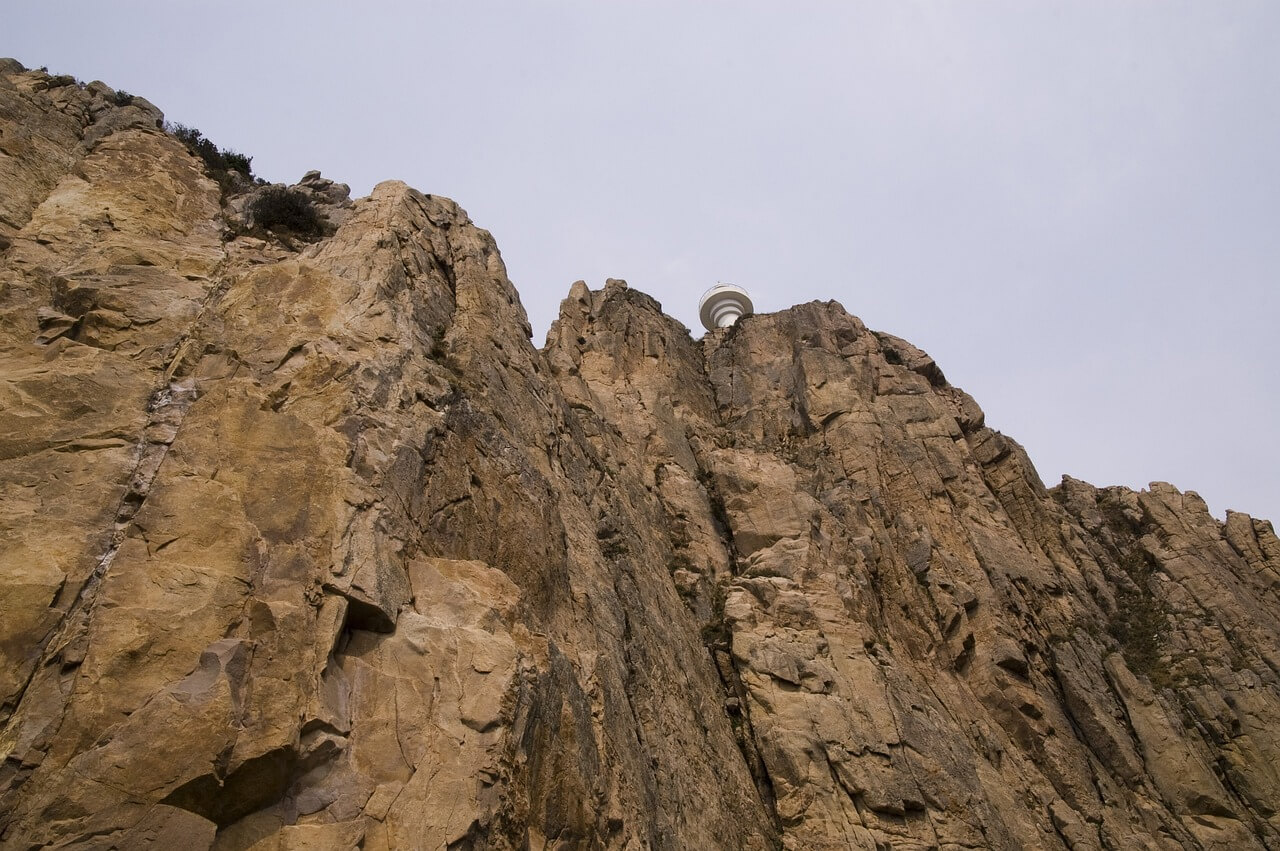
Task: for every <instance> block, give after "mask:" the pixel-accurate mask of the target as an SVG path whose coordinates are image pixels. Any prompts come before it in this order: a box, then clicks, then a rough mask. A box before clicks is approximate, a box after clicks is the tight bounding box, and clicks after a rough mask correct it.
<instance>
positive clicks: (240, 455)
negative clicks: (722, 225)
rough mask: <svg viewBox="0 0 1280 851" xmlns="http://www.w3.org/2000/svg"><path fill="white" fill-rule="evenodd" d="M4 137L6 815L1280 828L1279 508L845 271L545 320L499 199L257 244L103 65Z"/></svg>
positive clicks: (30, 820)
mask: <svg viewBox="0 0 1280 851" xmlns="http://www.w3.org/2000/svg"><path fill="white" fill-rule="evenodd" d="M117 100H119V101H120V103H124V105H123V106H121V105H118V103H117ZM0 153H2V154H3V155H2V156H0V657H2V663H0V848H3V849H28V848H40V847H68V848H71V847H74V848H102V849H107V848H140V847H155V848H171V847H188V848H194V849H219V851H231V849H250V848H253V849H259V851H266V849H310V848H355V847H360V848H365V849H392V848H401V849H408V848H440V847H444V848H450V849H460V848H670V849H680V848H758V849H773V848H788V849H823V848H831V849H835V848H865V849H881V848H915V849H925V848H939V849H952V851H955V850H956V849H977V848H1011V849H1012V848H1070V849H1130V848H1150V849H1163V848H1204V849H1209V848H1215V849H1216V848H1221V849H1228V848H1231V849H1235V848H1276V847H1280V813H1278V812H1277V809H1276V802H1277V801H1280V771H1278V769H1277V766H1278V765H1280V733H1277V731H1278V730H1280V680H1278V676H1280V605H1277V604H1278V603H1280V540H1278V539H1277V537H1276V535H1275V533H1274V529H1273V528H1272V526H1271V524H1270V523H1268V522H1266V521H1262V520H1258V519H1254V518H1251V517H1249V516H1247V515H1244V514H1238V513H1229V514H1228V516H1227V519H1226V522H1225V523H1223V522H1220V521H1218V520H1216V519H1214V518H1213V517H1212V516H1210V514H1209V512H1208V510H1207V509H1206V507H1205V506H1204V503H1203V502H1202V501H1200V500H1199V498H1198V497H1196V496H1195V495H1194V494H1192V493H1183V492H1180V491H1178V490H1177V489H1176V488H1174V487H1172V486H1170V485H1164V484H1159V483H1157V484H1154V485H1152V486H1151V488H1150V489H1149V490H1147V491H1142V492H1134V491H1131V490H1128V489H1125V488H1103V489H1099V488H1095V487H1093V486H1092V485H1089V484H1087V483H1085V482H1081V481H1078V480H1075V479H1071V478H1066V479H1064V480H1063V482H1062V483H1061V484H1059V485H1058V486H1056V487H1054V488H1051V489H1046V488H1045V486H1044V484H1043V483H1042V482H1041V480H1040V478H1039V476H1038V475H1037V474H1036V471H1035V469H1034V467H1033V466H1032V464H1031V462H1030V460H1029V459H1028V457H1027V455H1026V453H1025V452H1024V451H1023V449H1022V448H1021V447H1020V446H1019V445H1018V444H1017V443H1016V442H1015V441H1014V440H1012V439H1011V438H1009V437H1007V436H1005V435H1002V434H1000V433H999V432H997V431H995V430H993V429H991V428H990V427H988V426H987V425H986V424H985V418H984V416H983V413H982V410H981V408H980V407H979V406H978V404H977V403H976V402H975V401H974V400H973V399H972V398H970V397H969V396H968V394H966V393H964V392H963V391H962V390H960V389H958V388H956V387H953V386H951V385H950V384H949V383H948V382H947V380H946V378H945V376H944V375H943V373H942V371H941V369H940V368H939V367H938V366H937V364H936V363H934V361H933V360H932V359H931V358H930V357H929V356H928V355H927V354H925V353H924V352H923V351H921V350H920V349H917V348H915V347H914V346H912V345H911V344H909V343H907V342H906V341H904V340H901V339H899V338H897V337H893V336H892V335H889V334H883V333H879V332H875V331H872V330H870V329H868V328H867V327H866V326H865V325H864V324H863V323H862V322H861V321H860V320H858V319H857V318H856V317H855V316H852V315H850V314H849V313H847V312H846V311H845V310H844V308H843V307H841V306H840V305H839V304H836V303H835V302H825V303H823V302H812V303H809V304H803V305H798V306H796V307H793V308H791V309H789V310H786V311H781V312H778V313H773V314H760V315H753V316H748V317H745V318H743V319H742V320H740V321H739V322H738V323H737V324H736V325H734V326H733V327H731V328H727V329H721V330H718V331H713V332H710V333H708V334H706V335H705V336H704V337H702V338H701V339H700V340H694V339H693V338H692V337H691V336H690V334H689V332H688V330H687V329H685V328H684V327H683V326H682V325H680V323H678V322H677V321H675V320H674V319H672V318H670V317H668V316H666V315H664V314H663V313H662V310H661V307H660V305H658V303H657V302H656V301H654V300H653V299H652V298H650V297H649V296H647V295H644V294H643V293H641V292H639V291H637V290H634V289H631V288H629V287H627V286H626V284H625V283H623V282H621V281H615V280H611V281H609V282H608V283H607V284H606V285H605V286H604V288H603V289H601V290H595V291H593V290H591V289H589V288H588V287H587V286H586V285H585V284H584V283H582V282H578V283H576V284H574V285H573V287H572V288H571V289H570V292H569V295H568V297H567V298H566V299H565V300H564V302H563V303H562V305H561V309H560V316H559V318H558V319H557V321H556V322H555V323H554V324H553V325H552V327H551V330H550V331H549V332H548V335H547V340H546V344H545V346H544V347H543V348H542V349H541V350H539V349H537V348H535V347H534V346H533V344H532V343H531V342H530V339H529V338H530V329H529V324H528V320H527V318H526V316H525V313H524V310H523V308H522V307H521V305H520V301H519V297H518V295H517V293H516V290H515V288H514V287H513V286H512V284H511V282H510V281H509V280H508V278H507V275H506V271H505V268H504V266H503V263H502V260H501V256H500V254H499V252H498V249H497V246H496V244H495V243H494V240H493V239H492V237H491V236H490V235H489V234H488V233H487V232H486V231H484V230H482V229H480V228H478V227H476V226H475V225H474V224H473V223H472V222H471V221H470V219H469V217H468V216H467V214H466V213H465V212H464V211H463V210H462V209H461V208H460V207H458V206H457V205H456V204H454V203H453V202H452V201H449V200H447V199H444V198H440V197H438V196H431V195H424V194H422V193H419V192H417V191H415V190H413V189H411V188H409V187H408V186H406V185H404V184H403V183H398V182H387V183H382V184H379V186H377V187H376V188H375V189H374V191H373V192H372V193H371V195H370V196H369V197H367V198H361V199H354V200H353V199H350V198H349V197H348V195H349V193H347V192H346V190H345V187H343V186H342V185H341V184H334V183H332V182H330V181H327V180H325V179H324V178H322V177H321V176H320V175H318V174H315V173H309V174H308V175H307V176H305V177H304V178H303V180H302V181H301V182H300V183H299V184H298V185H297V186H296V187H295V188H296V189H297V190H298V191H301V192H305V193H307V194H308V197H309V198H310V199H311V202H312V203H314V204H315V205H317V207H318V208H319V209H320V210H321V212H322V213H323V215H324V216H325V218H326V219H327V221H328V225H329V228H328V230H327V232H326V234H325V235H323V236H320V237H316V238H314V239H311V240H303V239H297V238H294V237H291V236H290V235H288V234H283V235H281V234H274V233H271V232H262V231H254V230H252V229H251V228H250V227H248V223H247V222H246V219H245V216H246V210H247V209H249V208H248V199H250V198H251V197H252V193H253V192H254V191H256V189H255V188H254V187H253V186H244V187H240V188H234V187H233V188H232V190H231V191H228V189H227V187H226V186H221V185H219V183H218V182H217V181H215V180H214V179H213V178H212V177H211V176H210V175H209V174H208V173H207V172H206V167H205V165H204V164H203V163H202V162H201V160H200V159H199V158H197V157H195V156H193V155H192V154H191V153H190V151H189V150H188V149H187V148H186V147H185V146H184V145H183V144H182V143H181V142H180V141H179V140H177V139H175V138H173V137H172V136H171V135H169V134H167V133H165V132H164V130H163V127H162V116H161V115H160V114H159V111H158V110H156V109H155V108H154V107H152V106H150V105H149V104H146V102H145V101H142V100H141V99H132V100H130V101H128V102H125V101H124V99H123V98H119V99H117V98H116V97H115V96H114V94H113V93H112V90H110V89H109V87H106V86H104V85H103V84H99V83H92V84H89V85H88V86H82V85H80V84H77V83H76V82H75V81H74V80H70V81H68V80H66V79H63V78H58V77H54V76H51V75H49V74H47V73H45V72H41V71H28V70H26V69H23V68H22V67H21V66H20V65H18V64H17V63H14V62H12V61H4V62H0Z"/></svg>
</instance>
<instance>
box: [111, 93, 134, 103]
mask: <svg viewBox="0 0 1280 851" xmlns="http://www.w3.org/2000/svg"><path fill="white" fill-rule="evenodd" d="M132 103H133V95H131V94H129V93H128V92H126V91H125V90H124V89H120V90H119V91H117V92H116V96H115V104H116V106H129V105H130V104H132Z"/></svg>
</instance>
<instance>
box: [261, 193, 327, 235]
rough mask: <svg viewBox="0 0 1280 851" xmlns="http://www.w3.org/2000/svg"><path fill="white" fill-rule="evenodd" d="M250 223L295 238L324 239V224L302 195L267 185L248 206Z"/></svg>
mask: <svg viewBox="0 0 1280 851" xmlns="http://www.w3.org/2000/svg"><path fill="white" fill-rule="evenodd" d="M249 212H250V213H251V214H252V215H253V223H254V224H255V225H257V226H258V227H260V228H264V229H266V230H270V231H276V232H279V231H286V232H289V233H293V234H296V235H298V236H324V232H325V222H324V220H323V219H322V218H321V217H320V214H319V213H318V212H316V208H315V205H314V204H312V203H311V199H310V198H309V197H307V194H306V193H305V192H300V191H299V190H297V189H288V188H286V187H284V186H269V187H267V188H266V189H264V190H262V192H261V193H260V194H259V195H258V197H257V198H254V199H253V202H252V203H250V204H249Z"/></svg>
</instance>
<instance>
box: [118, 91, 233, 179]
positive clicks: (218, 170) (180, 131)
mask: <svg viewBox="0 0 1280 851" xmlns="http://www.w3.org/2000/svg"><path fill="white" fill-rule="evenodd" d="M121 94H124V93H121V92H117V93H116V103H119V102H120V95H121ZM130 100H132V96H130ZM164 129H165V130H166V131H168V133H169V135H171V136H173V137H174V138H175V139H177V140H178V141H179V142H181V143H182V144H184V145H186V146H187V150H189V151H190V152H191V153H193V154H195V155H196V156H198V157H199V158H200V159H202V160H204V164H205V166H206V167H207V168H208V169H209V174H210V176H211V177H212V178H213V179H214V180H216V181H218V185H220V186H221V187H222V188H223V190H224V191H225V190H227V189H228V188H230V187H231V186H233V185H234V184H235V183H236V182H237V176H239V178H241V179H243V180H252V179H253V169H252V168H251V167H250V164H251V163H252V162H253V157H247V156H245V155H244V154H239V153H236V152H235V151H233V150H231V149H230V148H219V147H218V146H217V145H215V144H214V143H213V142H211V141H209V140H208V139H206V138H205V137H204V134H203V133H201V132H200V131H199V130H197V129H196V128H194V127H188V126H186V125H185V124H177V123H166V124H165V128H164Z"/></svg>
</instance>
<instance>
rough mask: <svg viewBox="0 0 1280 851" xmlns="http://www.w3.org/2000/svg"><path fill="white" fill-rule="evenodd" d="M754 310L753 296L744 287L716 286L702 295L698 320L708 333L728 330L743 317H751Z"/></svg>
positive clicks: (731, 285)
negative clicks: (720, 329) (718, 329)
mask: <svg viewBox="0 0 1280 851" xmlns="http://www.w3.org/2000/svg"><path fill="white" fill-rule="evenodd" d="M753 309H754V308H753V307H752V305H751V296H749V295H747V291H746V290H744V289H743V288H742V287H735V286H734V285H733V284H716V285H715V286H714V287H712V288H711V289H709V290H707V291H706V292H705V293H703V294H702V301H700V302H698V318H700V319H701V320H702V324H703V326H704V327H705V328H706V329H707V330H708V331H714V330H716V329H717V328H728V327H729V326H730V325H732V324H733V323H735V322H737V321H738V318H739V317H741V316H750V315H751V311H752V310H753Z"/></svg>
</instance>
